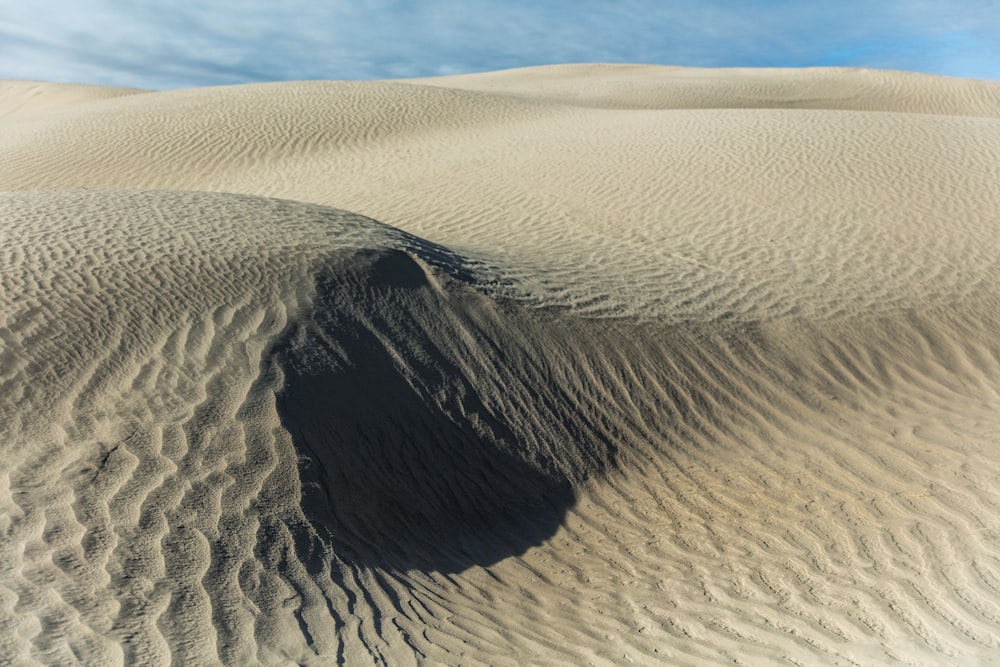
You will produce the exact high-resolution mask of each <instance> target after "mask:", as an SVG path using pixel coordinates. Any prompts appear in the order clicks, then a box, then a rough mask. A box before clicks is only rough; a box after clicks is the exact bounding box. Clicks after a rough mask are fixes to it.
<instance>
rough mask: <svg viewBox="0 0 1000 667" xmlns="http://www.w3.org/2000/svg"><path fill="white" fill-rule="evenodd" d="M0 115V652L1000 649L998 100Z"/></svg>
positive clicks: (913, 89)
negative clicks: (0, 156)
mask: <svg viewBox="0 0 1000 667" xmlns="http://www.w3.org/2000/svg"><path fill="white" fill-rule="evenodd" d="M0 114H2V116H0V155H2V159H0V448H2V449H0V452H2V455H0V530H2V535H3V537H2V539H0V663H2V664H11V665H71V664H109V665H132V664H136V665H137V664H143V665H167V664H183V665H198V664H206V665H207V664H241V665H256V664H262V665H327V664H338V663H340V664H386V665H408V664H414V665H415V664H491V665H522V664H564V665H580V664H589V665H612V664H631V663H635V664H646V665H659V664H678V665H681V664H683V665H717V664H745V665H770V664H775V665H778V664H801V665H808V664H831V665H832V664H842V665H881V664H900V665H940V664H961V665H964V664H969V665H974V664H1000V446H998V445H1000V393H998V392H1000V233H998V232H1000V83H995V82H988V81H982V80H973V79H961V78H949V77H943V76H933V75H929V74H917V73H909V72H901V71H891V70H875V69H851V68H807V69H777V68H775V69H766V68H760V69H754V68H744V69H739V68H736V69H699V68H683V67H667V66H655V65H601V64H582V65H554V66H544V67H529V68H522V69H514V70H505V71H496V72H487V73H481V74H465V75H455V76H441V77H432V78H420V79H398V80H383V81H366V82H357V81H298V82H280V83H255V84H245V85H233V86H220V87H201V88H186V89H177V90H168V91H145V90H140V89H131V88H110V87H108V88H104V87H98V86H84V85H76V84H59V83H42V82H28V81H6V82H0Z"/></svg>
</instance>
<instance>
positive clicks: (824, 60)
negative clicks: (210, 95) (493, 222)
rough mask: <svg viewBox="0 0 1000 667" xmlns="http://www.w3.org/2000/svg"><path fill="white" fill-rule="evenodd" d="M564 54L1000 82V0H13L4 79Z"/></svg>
mask: <svg viewBox="0 0 1000 667" xmlns="http://www.w3.org/2000/svg"><path fill="white" fill-rule="evenodd" d="M566 62H632V63H659V64H667V65H687V66H697V67H727V66H749V67H755V66H767V67H807V66H817V65H832V66H852V67H877V68H888V69H903V70H914V71H921V72H930V73H934V74H946V75H950V76H965V77H973V78H982V79H994V80H1000V0H867V1H863V0H839V1H838V0H832V1H831V0H822V1H820V0H816V1H813V0H700V1H698V0H689V1H681V0H662V1H657V0H618V1H614V2H611V1H597V0H575V1H573V0H535V1H528V0H507V1H505V2H500V1H494V0H426V1H417V0H353V1H351V0H326V1H325V2H324V1H323V0H311V1H310V0H273V1H270V2H262V1H260V0H245V1H243V2H236V1H233V0H214V1H213V0H198V1H195V0H173V1H167V0H75V1H74V0H33V1H28V0H0V78H13V79H40V80H45V81H72V82H78V83H98V84H111V85H123V86H137V87H141V88H155V89H165V88H180V87H188V86H204V85H220V84H228V83H246V82H252V81H278V80H295V79H382V78H394V77H409V76H431V75H436V74H452V73H460V72H475V71H485V70H494V69H505V68H509V67H524V66H529V65H541V64H549V63H566Z"/></svg>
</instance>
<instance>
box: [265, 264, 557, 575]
mask: <svg viewBox="0 0 1000 667" xmlns="http://www.w3.org/2000/svg"><path fill="white" fill-rule="evenodd" d="M452 307H454V304H453V303H452V302H451V301H450V300H449V299H448V297H447V295H443V294H442V293H441V292H440V291H439V290H436V289H435V288H433V287H431V285H430V284H429V283H428V276H427V274H426V273H425V270H424V268H423V267H422V266H421V265H419V264H417V263H416V262H415V261H414V260H413V259H412V258H411V257H409V256H408V255H406V254H405V253H402V252H399V251H380V252H372V253H361V254H359V255H357V256H356V257H354V258H353V259H352V260H351V262H349V263H348V264H347V265H346V266H345V267H340V268H338V270H337V271H332V272H330V273H328V274H326V275H324V276H323V277H321V278H320V279H319V281H318V294H317V297H316V299H315V302H314V308H313V313H312V315H311V316H310V317H309V318H304V319H303V321H302V322H300V324H299V325H297V326H296V327H294V328H293V329H292V330H291V331H289V332H288V334H287V335H286V337H285V338H284V339H283V340H282V341H281V342H280V343H279V344H278V345H277V346H276V348H275V349H274V354H273V357H272V358H273V359H274V361H276V362H277V363H278V364H279V365H280V367H281V368H282V371H283V373H284V375H285V387H284V389H283V391H282V392H281V393H280V395H279V396H278V410H279V414H280V417H281V420H282V423H283V425H284V426H285V428H287V429H288V431H289V432H290V433H291V435H292V438H293V440H294V444H295V448H296V451H297V453H298V454H299V456H300V465H299V469H300V478H301V482H302V487H303V509H304V511H305V513H306V516H307V517H308V518H309V520H310V522H311V523H312V525H313V527H314V528H315V530H316V531H317V533H318V534H319V535H320V536H321V537H322V538H323V539H324V540H326V541H328V542H329V544H330V545H331V546H332V548H333V549H334V551H335V552H336V553H337V555H338V557H339V558H341V559H343V560H345V561H347V562H350V563H355V564H358V565H367V566H371V567H376V568H381V569H389V570H410V569H416V570H422V571H436V572H447V573H452V572H460V571H462V570H465V569H468V568H469V567H471V566H474V565H480V566H487V565H490V564H493V563H496V562H498V561H500V560H502V559H504V558H507V557H509V556H512V555H517V554H520V553H523V552H524V551H525V550H527V549H528V548H530V547H532V546H533V545H537V544H539V543H541V542H542V541H544V540H545V539H546V538H548V537H550V536H551V535H552V534H553V533H554V532H555V531H556V530H557V528H558V527H559V525H560V524H561V522H562V521H563V519H564V517H565V514H566V511H567V509H568V508H569V507H570V506H571V505H572V504H573V501H574V493H573V488H572V485H571V483H570V481H569V480H568V479H567V478H566V477H565V476H564V475H562V474H560V473H559V472H558V470H557V466H556V465H555V463H554V462H551V461H545V460H543V459H539V457H538V456H537V454H536V455H534V456H533V457H532V458H531V461H530V462H529V460H528V457H527V456H525V455H522V454H523V452H521V451H520V450H519V443H518V439H517V436H516V434H515V429H512V428H510V427H509V426H508V425H507V424H506V423H504V419H503V416H498V415H495V414H492V413H491V411H490V410H489V409H488V408H487V407H486V406H485V405H484V404H483V402H482V400H481V399H480V397H479V395H478V394H477V390H476V386H475V385H476V379H475V378H468V377H466V376H465V374H463V372H462V371H461V366H460V365H459V364H458V363H457V361H456V360H455V359H454V358H453V356H454V354H455V352H454V350H455V349H456V348H453V347H449V341H448V340H447V337H448V331H447V326H444V325H441V323H442V322H443V321H444V318H443V317H439V316H441V315H443V313H444V311H446V310H447V309H449V308H452ZM435 309H437V310H436V311H435ZM438 325H441V326H438ZM494 353H495V348H494ZM300 538H301V539H306V538H305V536H300ZM301 546H302V548H308V547H307V545H305V544H303V545H301ZM309 550H310V551H312V549H311V548H310V549H309Z"/></svg>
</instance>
